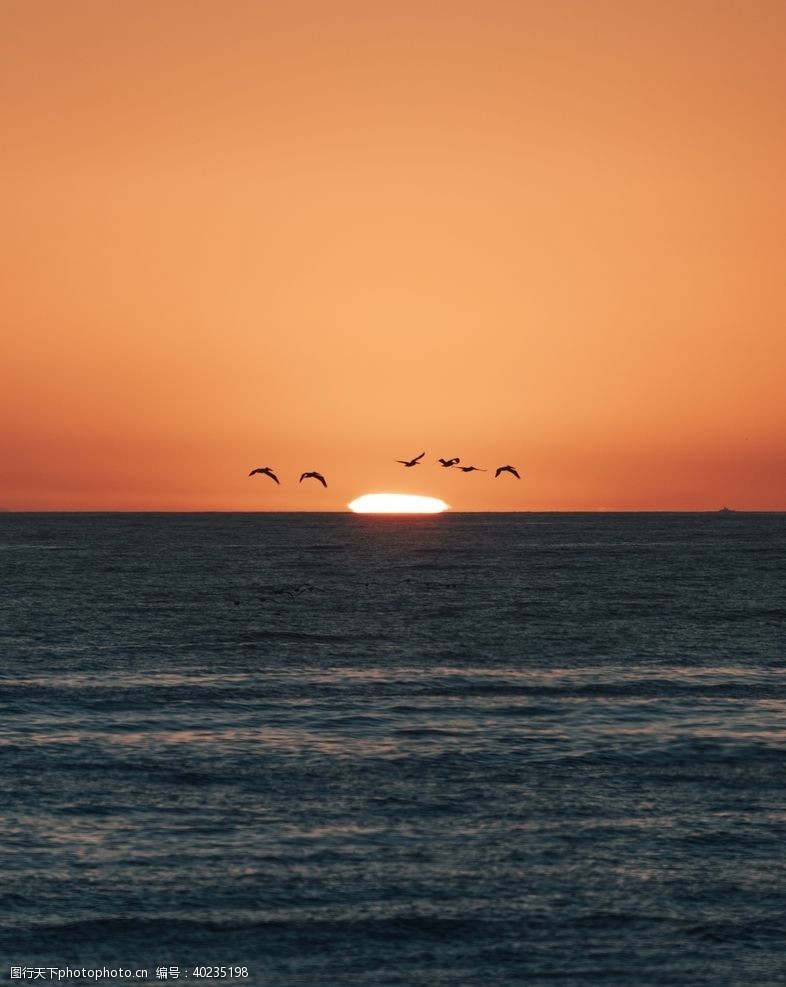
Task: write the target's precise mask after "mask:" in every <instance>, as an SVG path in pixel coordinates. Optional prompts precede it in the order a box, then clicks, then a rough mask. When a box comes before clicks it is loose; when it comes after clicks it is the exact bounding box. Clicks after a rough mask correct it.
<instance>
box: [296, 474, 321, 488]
mask: <svg viewBox="0 0 786 987" xmlns="http://www.w3.org/2000/svg"><path fill="white" fill-rule="evenodd" d="M310 476H311V477H313V478H314V479H315V480H319V482H320V483H321V484H322V486H323V487H326V486H327V480H326V479H325V478H324V476H322V474H321V473H302V474H301V476H300V482H301V483H302V482H303V481H304V480H307V479H308V478H309V477H310Z"/></svg>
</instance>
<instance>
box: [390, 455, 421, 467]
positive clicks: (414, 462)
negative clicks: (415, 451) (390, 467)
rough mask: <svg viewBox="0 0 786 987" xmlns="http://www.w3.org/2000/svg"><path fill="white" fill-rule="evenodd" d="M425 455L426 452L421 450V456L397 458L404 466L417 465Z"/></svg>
mask: <svg viewBox="0 0 786 987" xmlns="http://www.w3.org/2000/svg"><path fill="white" fill-rule="evenodd" d="M425 455H426V454H425V452H421V454H420V455H419V456H415V458H414V459H397V460H396V462H397V463H401V465H402V466H417V465H418V463H419V462H420V460H421V459H422V458H423V457H424V456H425Z"/></svg>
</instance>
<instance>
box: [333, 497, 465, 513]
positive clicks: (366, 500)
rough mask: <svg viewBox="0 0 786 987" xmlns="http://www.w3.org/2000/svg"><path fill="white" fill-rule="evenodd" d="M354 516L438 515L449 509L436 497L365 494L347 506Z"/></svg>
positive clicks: (447, 505)
mask: <svg viewBox="0 0 786 987" xmlns="http://www.w3.org/2000/svg"><path fill="white" fill-rule="evenodd" d="M347 506H348V507H349V509H350V510H351V511H354V512H355V514H439V513H441V512H442V511H447V510H448V509H449V507H450V505H449V504H446V503H445V501H444V500H440V499H439V498H438V497H421V496H419V495H417V494H394V493H379V494H365V495H364V496H363V497H358V498H357V499H356V500H353V501H352V503H351V504H348V505H347Z"/></svg>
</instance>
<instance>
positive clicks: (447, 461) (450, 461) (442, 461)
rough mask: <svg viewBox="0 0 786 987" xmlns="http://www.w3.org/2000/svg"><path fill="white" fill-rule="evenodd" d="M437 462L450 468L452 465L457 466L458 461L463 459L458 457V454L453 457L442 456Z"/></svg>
mask: <svg viewBox="0 0 786 987" xmlns="http://www.w3.org/2000/svg"><path fill="white" fill-rule="evenodd" d="M437 462H438V463H440V464H441V465H442V466H444V467H445V469H449V468H450V467H451V466H455V465H456V463H460V462H461V460H460V459H459V458H458V456H456V457H454V458H453V459H442V458H440V459H438V460H437Z"/></svg>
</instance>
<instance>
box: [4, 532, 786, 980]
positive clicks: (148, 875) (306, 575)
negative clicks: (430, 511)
mask: <svg viewBox="0 0 786 987" xmlns="http://www.w3.org/2000/svg"><path fill="white" fill-rule="evenodd" d="M0 579H1V580H2V583H1V596H0V649H1V650H2V663H1V664H0V930H1V931H0V956H2V969H0V979H1V980H2V982H9V983H10V982H11V980H10V967H11V964H12V963H13V964H15V965H17V966H22V967H24V966H29V967H35V966H39V967H40V966H59V967H63V966H65V965H67V964H70V966H71V967H72V968H73V967H76V966H78V967H103V966H107V967H109V968H112V967H115V968H116V967H128V968H133V969H134V970H136V969H145V968H146V969H147V970H148V971H149V974H148V981H149V982H160V978H159V979H158V980H156V977H155V971H156V969H157V968H160V967H162V966H165V967H167V968H170V967H177V968H178V970H179V973H180V981H181V982H182V981H183V980H185V974H186V973H188V974H189V977H188V979H189V980H194V979H197V980H199V982H202V983H205V982H208V983H219V982H229V981H230V980H233V979H234V980H235V981H236V982H239V983H240V982H245V983H251V984H258V985H266V987H294V985H297V987H303V985H309V987H354V985H358V987H359V985H362V987H378V985H394V984H395V985H407V987H420V985H450V987H480V985H482V987H512V985H517V987H518V985H522V984H525V985H547V984H549V985H550V984H561V985H571V987H572V985H584V984H588V985H660V984H670V985H671V984H675V985H707V987H722V985H723V987H725V985H735V984H745V985H772V984H784V983H786V894H785V887H786V851H785V850H784V847H785V846H786V801H785V799H784V794H785V793H786V784H785V783H786V717H785V716H784V714H785V713H786V664H785V659H786V644H785V642H784V618H786V516H783V515H745V514H736V515H710V514H704V515H653V514H649V515H605V514H595V515H537V514H520V515H504V514H496V515H479V514H465V515H450V514H447V515H442V516H437V517H420V518H398V519H396V518H384V517H360V516H354V515H336V514H334V515H324V514H323V515H319V514H309V515H275V514H274V515H271V514H259V515H251V514H245V515H228V514H226V515H15V514H6V515H2V516H0ZM200 966H201V967H206V966H213V967H221V966H225V967H230V966H233V967H234V966H245V967H247V968H248V977H247V979H245V980H243V979H242V977H234V978H232V977H229V976H227V977H225V978H221V977H220V976H219V977H218V978H207V979H204V978H203V979H200V978H197V977H195V976H194V969H195V968H196V967H200ZM14 982H15V983H18V982H20V981H19V980H18V979H17V980H14ZM39 982H40V981H39ZM70 982H82V981H70ZM104 982H118V983H119V982H128V981H121V980H119V979H118V980H105V981H104Z"/></svg>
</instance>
